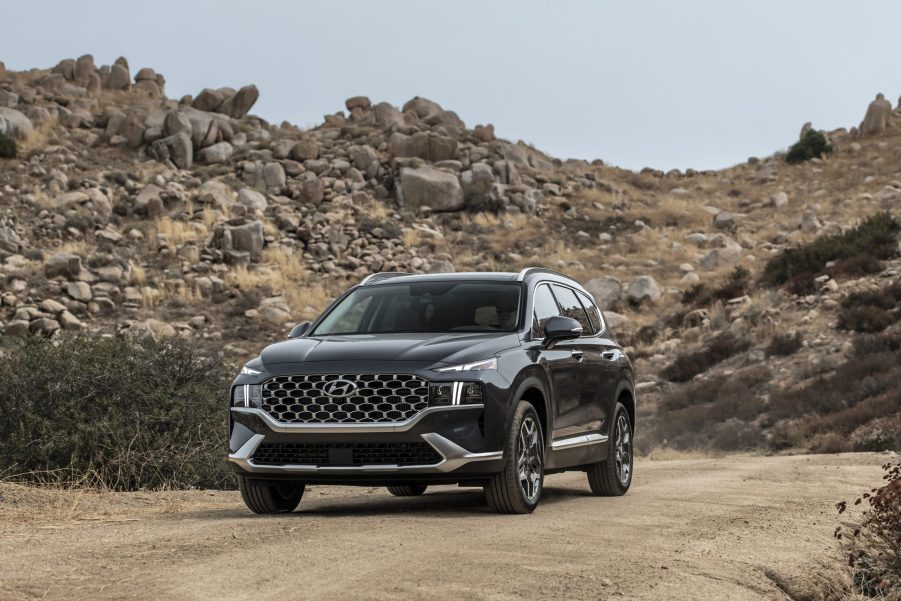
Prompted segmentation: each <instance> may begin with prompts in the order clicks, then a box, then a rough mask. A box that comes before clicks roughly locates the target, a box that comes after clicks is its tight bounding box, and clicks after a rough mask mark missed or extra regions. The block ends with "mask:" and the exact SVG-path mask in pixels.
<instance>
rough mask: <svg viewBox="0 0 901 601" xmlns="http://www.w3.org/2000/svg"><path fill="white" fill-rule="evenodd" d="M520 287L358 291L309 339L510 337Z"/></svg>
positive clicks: (453, 285)
mask: <svg viewBox="0 0 901 601" xmlns="http://www.w3.org/2000/svg"><path fill="white" fill-rule="evenodd" d="M521 295H522V288H521V287H520V285H519V284H506V283H495V282H421V283H414V284H382V285H379V286H370V287H367V286H362V287H360V288H357V289H356V290H354V291H353V292H351V293H350V294H349V295H347V296H346V297H345V298H344V300H342V301H341V302H340V303H338V305H337V306H336V307H335V308H334V309H332V311H331V312H330V313H329V314H328V315H327V316H326V317H325V319H323V320H322V323H320V324H319V326H318V327H317V328H316V330H315V331H314V332H313V334H312V335H313V336H324V335H335V334H397V333H403V332H414V333H416V332H429V333H444V332H514V331H516V326H517V324H518V323H519V313H520V297H521Z"/></svg>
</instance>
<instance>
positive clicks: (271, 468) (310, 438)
mask: <svg viewBox="0 0 901 601" xmlns="http://www.w3.org/2000/svg"><path fill="white" fill-rule="evenodd" d="M634 390H635V389H634V385H633V374H632V366H631V364H630V363H629V360H628V359H627V358H626V356H625V354H624V353H623V350H622V348H621V347H620V346H619V345H618V344H617V343H616V342H615V341H614V340H613V338H612V334H611V332H610V331H609V329H608V327H607V324H606V323H605V321H604V317H603V315H602V313H601V311H600V310H599V309H598V307H597V304H596V303H595V302H594V300H593V299H592V297H591V295H590V294H589V293H588V292H587V291H586V290H585V289H584V288H583V287H582V286H581V285H580V284H579V283H578V282H577V281H575V280H574V279H572V278H570V277H568V276H565V275H561V274H558V273H555V272H552V271H549V270H546V269H537V268H529V269H524V270H523V271H521V272H519V273H449V274H432V275H411V274H403V273H378V274H374V275H371V276H369V277H367V278H366V279H365V280H363V281H362V282H360V283H359V284H358V285H356V286H354V287H353V288H351V289H350V290H348V291H347V292H345V293H344V294H343V295H342V296H341V297H340V298H338V299H337V300H336V301H334V302H333V303H332V304H331V305H330V306H329V307H328V308H327V309H326V310H325V312H324V313H323V314H322V315H321V316H320V317H319V318H318V319H316V321H315V322H313V323H310V322H305V323H302V324H300V325H298V326H297V327H295V328H294V330H292V332H291V334H290V336H289V339H288V340H286V341H284V342H279V343H276V344H273V345H271V346H269V347H267V348H266V349H264V350H263V352H262V353H261V354H260V356H259V357H258V358H256V359H254V360H253V361H250V362H249V363H247V365H245V366H244V368H243V369H242V370H241V374H240V375H239V376H238V377H237V378H236V379H235V382H234V385H233V386H232V389H231V412H230V420H229V444H230V454H229V460H230V461H231V465H232V466H233V468H234V469H235V471H236V472H237V473H238V477H239V481H240V487H241V493H242V496H243V498H244V501H245V503H246V504H247V507H248V508H250V509H251V510H252V511H254V512H256V513H279V512H286V511H292V510H294V509H295V508H296V507H297V505H298V503H299V502H300V499H301V497H302V496H303V493H304V487H305V485H307V484H359V485H366V486H372V485H383V486H386V487H387V488H388V490H389V491H390V492H391V493H392V494H395V495H398V496H412V495H420V494H422V493H423V492H425V490H426V487H427V486H429V485H430V484H460V485H463V486H480V487H484V489H485V498H486V499H487V501H488V504H489V505H490V506H491V507H492V508H494V509H495V510H497V511H499V512H503V513H528V512H531V511H532V510H533V509H535V507H536V506H537V505H538V502H539V501H540V499H541V491H542V486H543V482H544V476H545V475H546V474H551V473H555V472H562V471H566V470H582V471H585V472H587V474H588V483H589V485H590V487H591V490H592V492H594V493H595V494H597V495H622V494H624V493H625V492H626V491H627V490H628V489H629V485H630V484H631V482H632V468H633V461H632V460H633V453H632V449H633V435H634V428H635V391H634Z"/></svg>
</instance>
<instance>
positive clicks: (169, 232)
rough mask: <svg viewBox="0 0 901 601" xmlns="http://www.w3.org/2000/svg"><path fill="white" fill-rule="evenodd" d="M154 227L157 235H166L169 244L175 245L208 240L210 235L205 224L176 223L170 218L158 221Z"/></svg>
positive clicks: (194, 222)
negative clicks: (207, 237)
mask: <svg viewBox="0 0 901 601" xmlns="http://www.w3.org/2000/svg"><path fill="white" fill-rule="evenodd" d="M154 227H155V228H156V233H157V234H162V235H164V236H165V237H166V240H167V241H168V242H170V243H172V244H175V245H179V244H184V243H185V242H194V241H197V240H200V239H203V238H206V236H207V235H208V234H209V230H208V229H207V226H206V224H205V223H204V222H197V221H175V220H173V219H171V218H169V217H163V218H162V219H157V220H156V222H154Z"/></svg>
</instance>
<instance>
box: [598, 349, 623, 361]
mask: <svg viewBox="0 0 901 601" xmlns="http://www.w3.org/2000/svg"><path fill="white" fill-rule="evenodd" d="M601 357H603V358H604V359H606V360H607V361H619V360H620V359H622V358H623V352H622V351H621V350H619V349H612V350H609V351H604V352H603V353H601Z"/></svg>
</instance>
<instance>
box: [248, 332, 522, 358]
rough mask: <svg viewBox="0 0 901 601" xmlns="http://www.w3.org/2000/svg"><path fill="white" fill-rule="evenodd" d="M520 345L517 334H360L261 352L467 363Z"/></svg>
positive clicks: (268, 355) (295, 341)
mask: <svg viewBox="0 0 901 601" xmlns="http://www.w3.org/2000/svg"><path fill="white" fill-rule="evenodd" d="M515 346H519V336H518V335H517V334H516V333H496V332H476V333H473V332H465V333H459V334H379V335H371V334H359V335H356V334H355V335H347V336H311V337H309V338H307V337H304V338H295V339H293V340H285V341H284V342H279V343H276V344H273V345H270V346H268V347H266V348H265V349H264V350H263V352H262V353H261V354H260V357H261V359H262V360H263V364H264V365H273V364H277V363H302V362H312V361H424V362H439V361H440V362H445V363H466V362H469V361H477V360H480V359H487V358H489V357H493V356H494V355H495V353H497V352H499V351H503V350H506V349H508V348H512V347H515Z"/></svg>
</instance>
